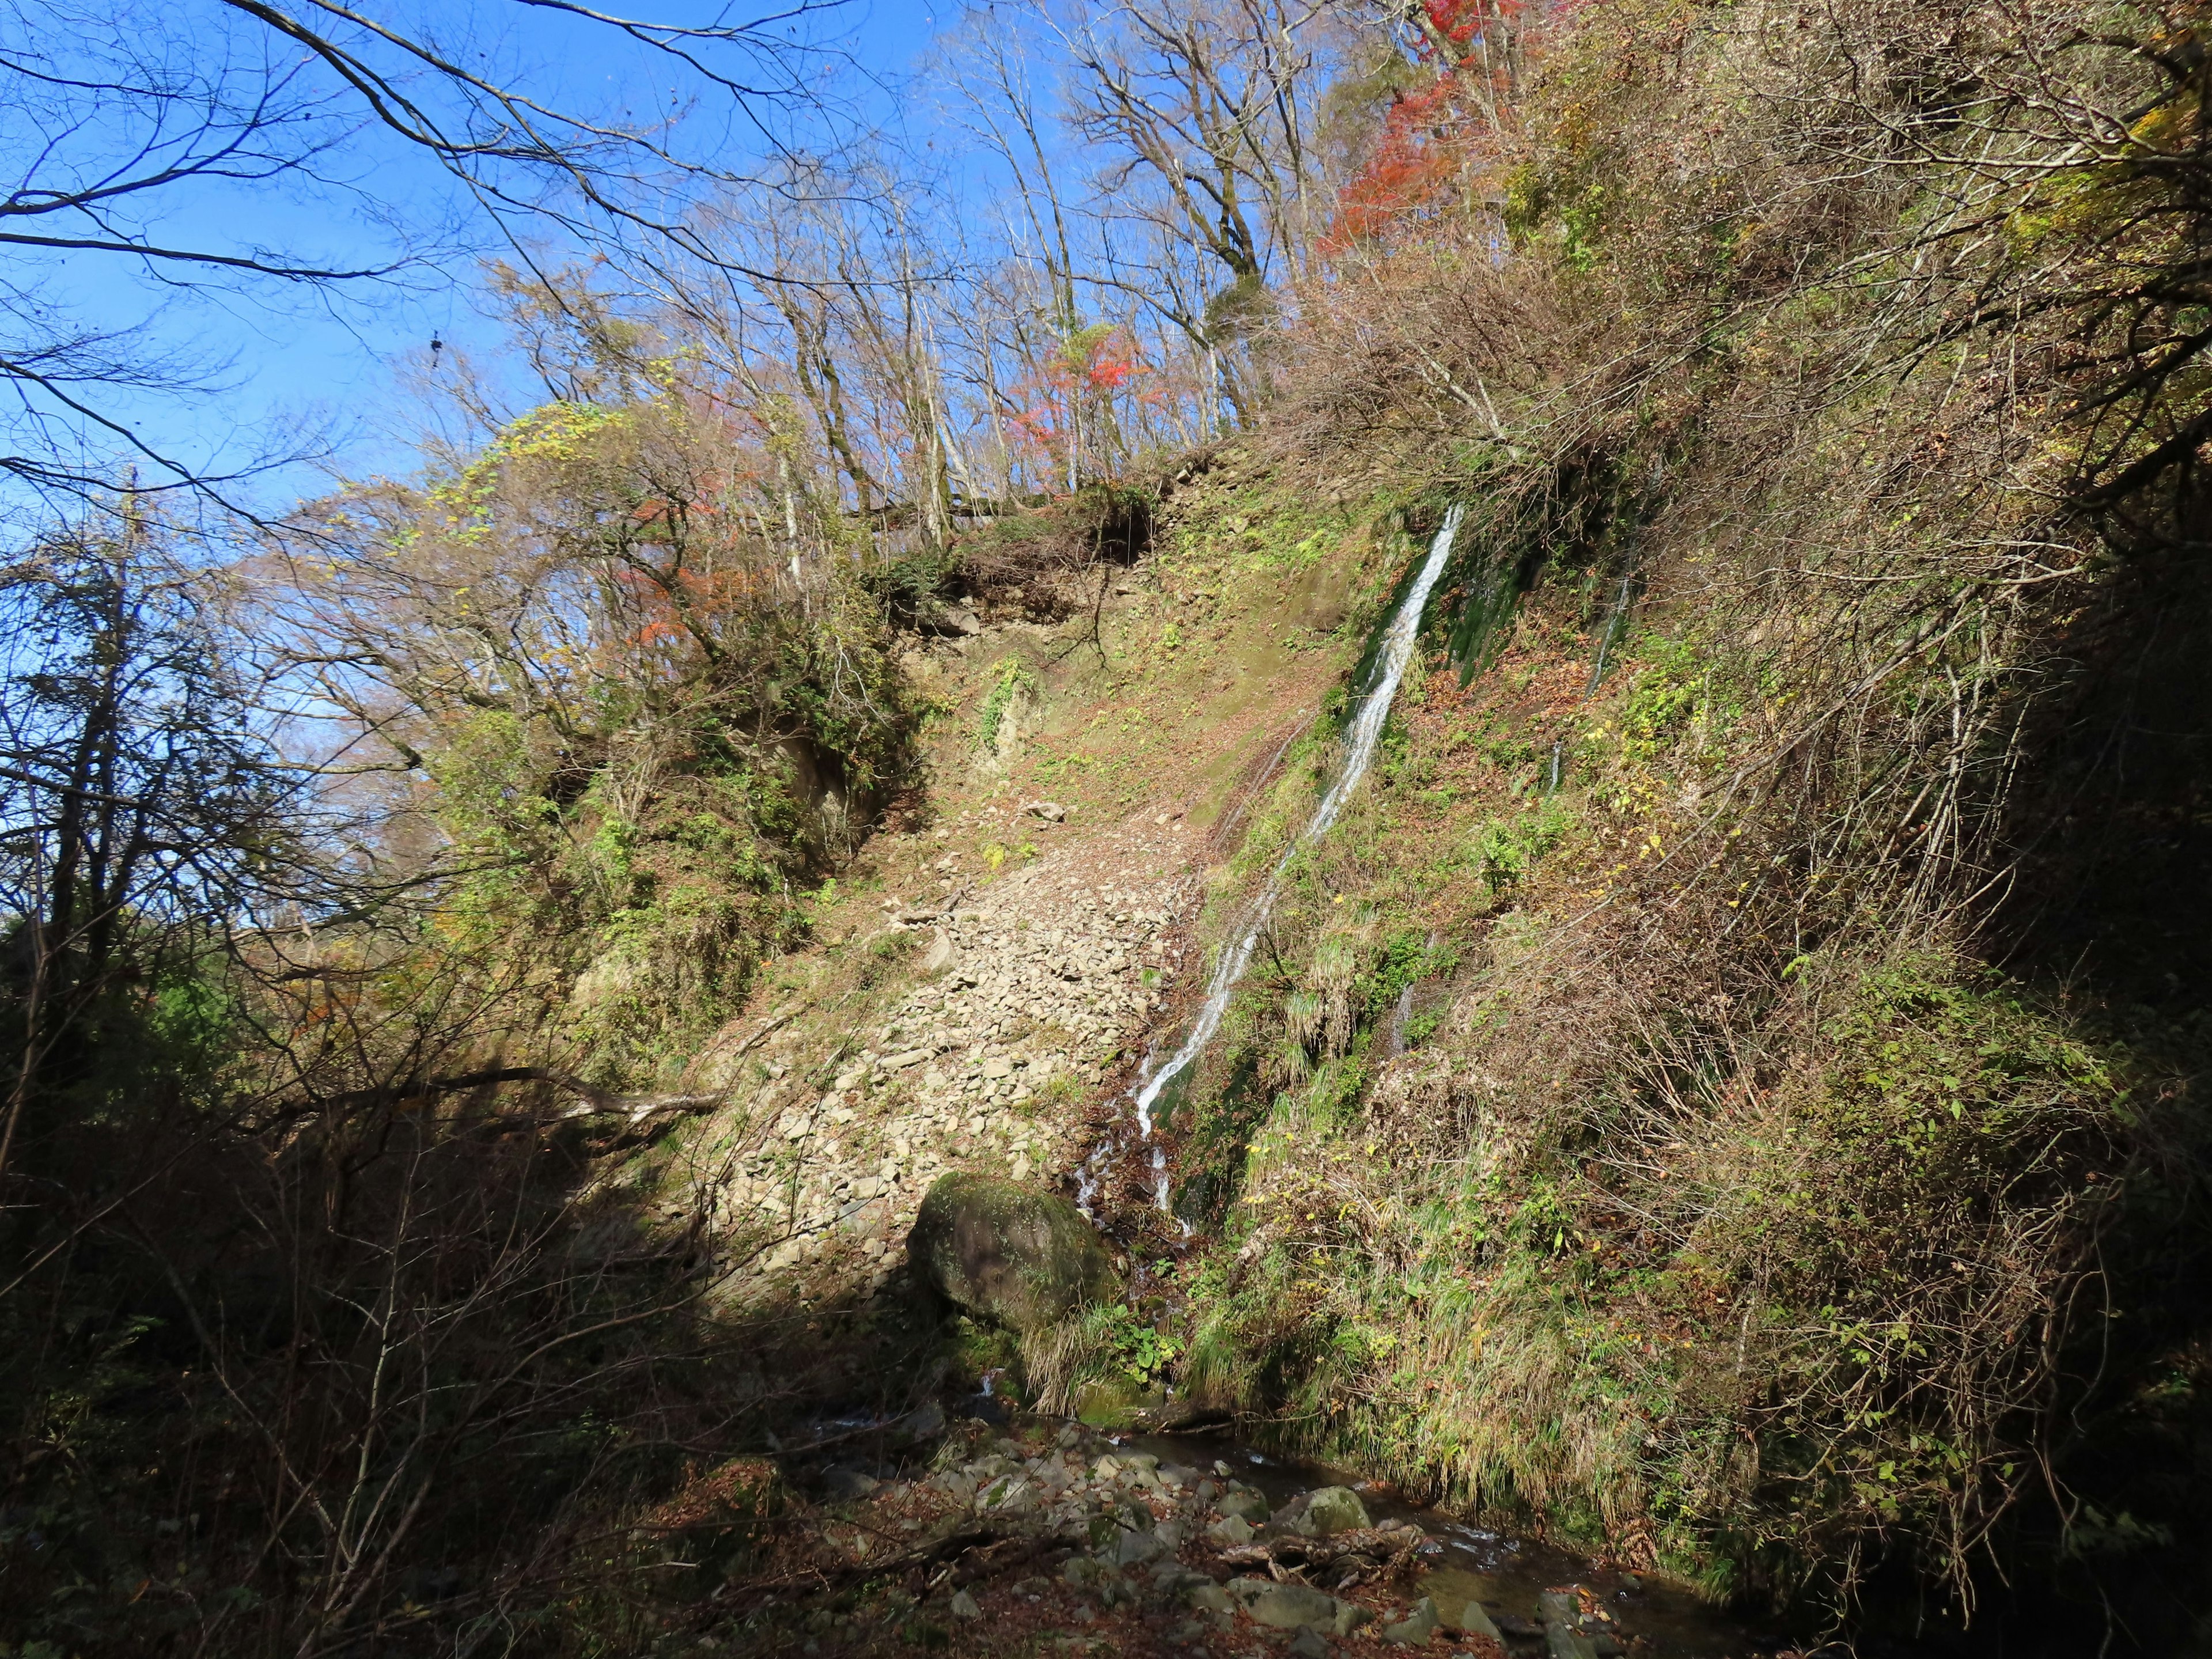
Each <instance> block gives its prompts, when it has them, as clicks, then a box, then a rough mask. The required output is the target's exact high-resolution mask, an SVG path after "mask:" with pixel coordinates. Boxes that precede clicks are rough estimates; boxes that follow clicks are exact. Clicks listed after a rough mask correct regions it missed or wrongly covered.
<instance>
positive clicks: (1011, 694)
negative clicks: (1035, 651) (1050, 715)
mask: <svg viewBox="0 0 2212 1659" xmlns="http://www.w3.org/2000/svg"><path fill="white" fill-rule="evenodd" d="M1035 690H1036V676H1035V675H1034V674H1032V673H1030V670H1029V667H1028V665H1026V664H1024V662H1023V661H1022V659H1020V658H1019V657H1001V658H1000V659H999V660H998V661H997V662H996V663H995V664H994V665H992V669H991V689H990V690H988V691H987V692H986V693H985V694H984V696H983V706H982V708H981V709H980V710H978V711H977V713H976V716H975V741H976V742H977V743H978V744H981V745H982V746H983V747H984V748H986V749H988V748H991V747H993V746H994V744H997V742H998V741H999V728H1000V726H1002V725H1004V724H1005V722H1006V711H1007V710H1008V709H1009V708H1012V707H1013V704H1014V702H1015V700H1016V699H1017V698H1018V697H1020V696H1024V695H1025V694H1027V693H1030V692H1034V691H1035Z"/></svg>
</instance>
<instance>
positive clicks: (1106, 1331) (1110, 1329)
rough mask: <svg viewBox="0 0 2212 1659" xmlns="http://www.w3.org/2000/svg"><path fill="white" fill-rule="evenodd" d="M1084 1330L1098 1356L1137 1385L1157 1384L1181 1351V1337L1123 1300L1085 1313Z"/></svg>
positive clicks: (1143, 1387)
mask: <svg viewBox="0 0 2212 1659" xmlns="http://www.w3.org/2000/svg"><path fill="white" fill-rule="evenodd" d="M1084 1326H1085V1337H1086V1339H1087V1340H1089V1341H1090V1342H1091V1344H1092V1345H1093V1346H1094V1348H1095V1351H1096V1352H1097V1355H1098V1357H1099V1360H1100V1361H1101V1362H1102V1363H1103V1366H1104V1367H1106V1368H1107V1369H1109V1370H1111V1371H1112V1372H1115V1373H1118V1374H1119V1375H1120V1376H1123V1377H1126V1378H1127V1380H1128V1381H1130V1382H1131V1383H1135V1384H1136V1385H1137V1386H1138V1387H1139V1388H1140V1389H1152V1388H1155V1387H1157V1386H1158V1384H1159V1383H1161V1382H1163V1381H1164V1379H1165V1378H1166V1377H1167V1376H1168V1375H1169V1374H1170V1370H1172V1368H1173V1367H1174V1365H1175V1363H1176V1360H1177V1359H1179V1358H1181V1357H1182V1341H1181V1340H1179V1339H1177V1338H1176V1337H1174V1336H1172V1335H1170V1334H1167V1333H1165V1332H1164V1331H1162V1330H1161V1329H1160V1328H1158V1325H1156V1324H1154V1323H1152V1322H1148V1321H1146V1319H1144V1318H1143V1317H1142V1316H1140V1315H1139V1313H1138V1312H1137V1310H1135V1309H1133V1308H1132V1307H1130V1306H1128V1305H1127V1304H1126V1303H1120V1302H1112V1303H1106V1304H1101V1305H1100V1306H1098V1307H1096V1308H1093V1309H1091V1310H1090V1311H1089V1312H1088V1313H1086V1314H1085V1316H1084Z"/></svg>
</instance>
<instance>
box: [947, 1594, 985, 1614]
mask: <svg viewBox="0 0 2212 1659" xmlns="http://www.w3.org/2000/svg"><path fill="white" fill-rule="evenodd" d="M952 1616H953V1617H954V1618H955V1619H981V1617H982V1616H983V1609H982V1608H981V1607H977V1606H976V1605H975V1597H974V1596H972V1595H969V1594H968V1592H967V1591H966V1590H955V1591H953V1593H952Z"/></svg>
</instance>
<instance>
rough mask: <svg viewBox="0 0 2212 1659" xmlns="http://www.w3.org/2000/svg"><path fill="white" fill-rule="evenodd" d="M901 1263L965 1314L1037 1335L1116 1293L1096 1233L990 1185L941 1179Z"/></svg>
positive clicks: (1008, 1184)
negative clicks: (978, 1316) (1034, 1332)
mask: <svg viewBox="0 0 2212 1659" xmlns="http://www.w3.org/2000/svg"><path fill="white" fill-rule="evenodd" d="M907 1259H908V1262H909V1263H910V1264H911V1266H912V1267H913V1269H914V1272H915V1277H916V1278H918V1279H921V1280H922V1281H923V1282H925V1283H927V1284H928V1285H932V1286H933V1287H934V1288H935V1289H936V1290H937V1291H939V1292H940V1293H941V1294H942V1295H943V1296H944V1297H945V1298H946V1299H947V1300H948V1301H951V1302H953V1303H955V1304H958V1305H959V1306H960V1307H963V1308H965V1309H966V1310H968V1311H969V1312H970V1313H973V1314H977V1315H980V1316H982V1317H984V1318H986V1319H990V1320H993V1321H995V1322H998V1323H999V1324H1001V1325H1006V1326H1009V1327H1011V1328H1013V1329H1014V1330H1017V1331H1030V1330H1036V1329H1039V1328H1042V1327H1044V1326H1047V1325H1050V1324H1052V1323H1054V1322H1056V1321H1058V1320H1060V1319H1064V1318H1066V1316H1068V1315H1069V1314H1072V1313H1073V1312H1075V1311H1076V1310H1078V1309H1080V1308H1082V1307H1085V1306H1086V1305H1088V1304H1091V1303H1093V1302H1097V1301H1102V1300H1104V1299H1107V1298H1109V1297H1112V1296H1114V1295H1115V1293H1116V1292H1117V1291H1118V1290H1119V1288H1120V1286H1119V1281H1118V1278H1117V1276H1116V1275H1115V1272H1114V1265H1113V1261H1112V1260H1111V1258H1110V1257H1109V1256H1108V1255H1107V1253H1106V1246H1105V1243H1104V1242H1103V1240H1102V1239H1101V1238H1100V1237H1099V1236H1098V1231H1097V1228H1095V1227H1093V1226H1092V1225H1091V1224H1090V1222H1088V1221H1086V1220H1085V1219H1084V1217H1083V1212H1081V1211H1080V1210H1079V1209H1077V1208H1076V1207H1075V1206H1074V1205H1073V1204H1071V1203H1070V1202H1068V1200H1066V1199H1064V1198H1061V1197H1060V1196H1058V1195H1057V1194H1052V1193H1043V1192H1039V1191H1037V1190H1036V1189H1035V1188H1029V1187H1024V1186H1021V1185H1019V1184H1018V1183H1017V1182H1012V1181H1002V1180H999V1179H997V1178H995V1177H994V1176H979V1175H966V1174H953V1175H948V1176H940V1177H939V1180H938V1181H937V1182H936V1183H935V1184H934V1185H933V1186H932V1187H931V1188H930V1189H929V1193H928V1195H927V1197H925V1198H924V1199H923V1200H922V1201H921V1211H920V1212H919V1213H917V1214H916V1215H915V1222H914V1231H912V1232H911V1233H909V1234H908V1237H907Z"/></svg>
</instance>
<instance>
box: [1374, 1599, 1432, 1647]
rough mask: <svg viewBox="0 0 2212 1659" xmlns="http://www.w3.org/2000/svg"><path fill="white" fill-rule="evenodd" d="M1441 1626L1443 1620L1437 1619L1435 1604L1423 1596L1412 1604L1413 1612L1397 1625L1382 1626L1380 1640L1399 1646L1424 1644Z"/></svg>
mask: <svg viewBox="0 0 2212 1659" xmlns="http://www.w3.org/2000/svg"><path fill="white" fill-rule="evenodd" d="M1442 1627H1443V1620H1441V1619H1439V1618H1437V1604H1436V1603H1435V1602H1434V1601H1431V1600H1430V1599H1429V1598H1428V1597H1427V1596H1425V1595H1424V1596H1423V1597H1422V1598H1421V1599H1420V1600H1419V1601H1416V1602H1415V1603H1413V1613H1412V1614H1411V1615H1410V1616H1409V1617H1407V1618H1406V1619H1403V1620H1400V1621H1399V1622H1398V1623H1397V1624H1395V1625H1385V1626H1383V1640H1384V1641H1386V1642H1395V1643H1397V1644H1399V1645H1401V1646H1405V1645H1408V1644H1413V1643H1418V1642H1425V1641H1427V1640H1428V1639H1429V1638H1431V1636H1434V1635H1435V1634H1436V1633H1437V1631H1438V1630H1440V1629H1441V1628H1442Z"/></svg>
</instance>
